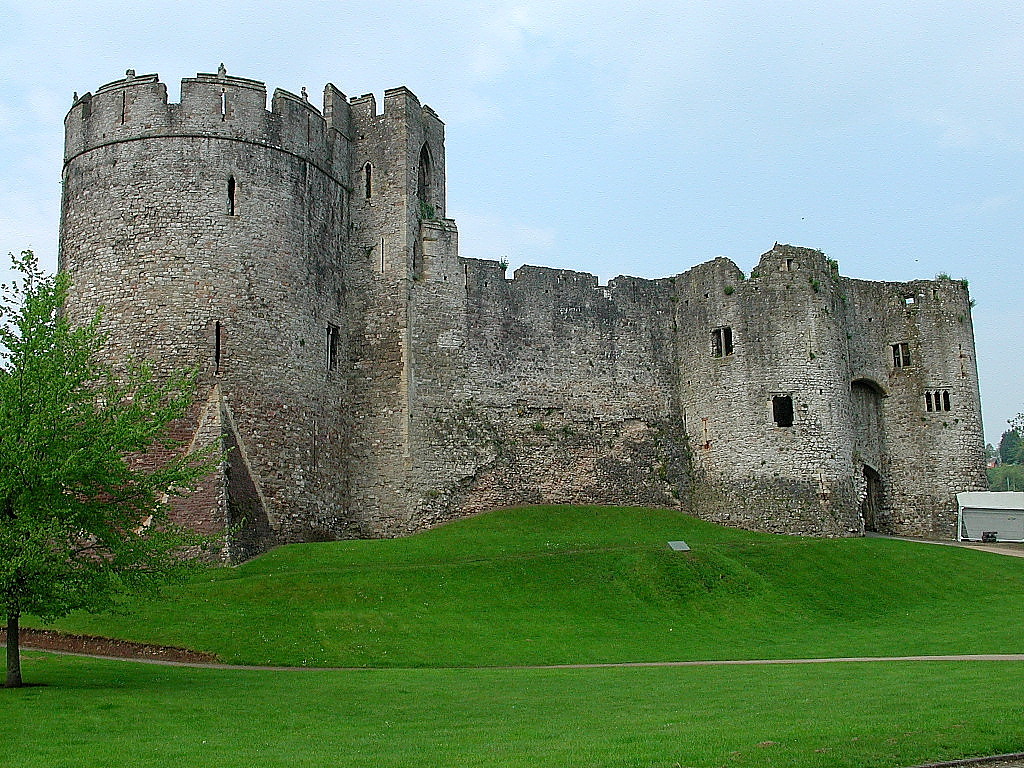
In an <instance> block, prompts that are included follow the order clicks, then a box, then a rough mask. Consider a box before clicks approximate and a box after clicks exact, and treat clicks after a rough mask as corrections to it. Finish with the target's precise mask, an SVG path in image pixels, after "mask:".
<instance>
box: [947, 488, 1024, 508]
mask: <svg viewBox="0 0 1024 768" xmlns="http://www.w3.org/2000/svg"><path fill="white" fill-rule="evenodd" d="M956 501H957V504H959V505H960V508H961V509H1019V510H1024V493H1021V492H1016V491H968V492H964V493H958V494H957V495H956Z"/></svg>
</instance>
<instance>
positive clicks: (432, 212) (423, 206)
mask: <svg viewBox="0 0 1024 768" xmlns="http://www.w3.org/2000/svg"><path fill="white" fill-rule="evenodd" d="M436 218H437V210H436V209H435V208H434V206H432V205H431V204H430V203H428V202H427V201H426V200H422V199H421V200H420V219H421V220H422V221H434V219H436Z"/></svg>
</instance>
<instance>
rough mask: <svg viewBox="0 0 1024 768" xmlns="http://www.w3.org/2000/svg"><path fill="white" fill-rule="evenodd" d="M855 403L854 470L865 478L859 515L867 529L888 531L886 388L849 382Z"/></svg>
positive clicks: (864, 380)
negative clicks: (884, 479) (884, 402)
mask: <svg viewBox="0 0 1024 768" xmlns="http://www.w3.org/2000/svg"><path fill="white" fill-rule="evenodd" d="M850 396H851V400H852V405H853V425H852V426H853V432H854V434H853V438H854V444H853V448H854V454H853V461H854V470H855V471H856V470H857V469H858V465H859V469H860V472H861V474H862V476H863V478H864V486H863V487H864V496H863V497H862V499H861V503H860V514H861V518H862V519H863V521H864V530H865V531H873V532H879V533H885V532H886V530H887V526H886V516H885V506H884V503H885V484H884V481H883V478H882V473H883V472H884V471H885V470H884V467H885V466H887V462H886V455H885V426H884V423H883V419H882V398H884V397H885V396H886V394H885V390H884V389H882V387H881V386H880V385H879V384H878V382H876V381H874V380H872V379H867V378H860V379H855V380H854V381H853V382H852V383H851V384H850Z"/></svg>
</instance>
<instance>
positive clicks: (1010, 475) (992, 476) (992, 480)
mask: <svg viewBox="0 0 1024 768" xmlns="http://www.w3.org/2000/svg"><path fill="white" fill-rule="evenodd" d="M988 489H989V490H990V491H1024V465H1021V464H1000V465H999V466H996V467H992V468H990V469H989V470H988Z"/></svg>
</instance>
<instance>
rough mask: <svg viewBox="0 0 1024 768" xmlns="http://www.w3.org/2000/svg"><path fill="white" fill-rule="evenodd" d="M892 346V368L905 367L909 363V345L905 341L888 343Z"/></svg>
mask: <svg viewBox="0 0 1024 768" xmlns="http://www.w3.org/2000/svg"><path fill="white" fill-rule="evenodd" d="M889 346H890V347H891V348H892V364H893V367H894V368H906V367H907V366H909V365H910V345H909V344H908V343H906V342H900V343H898V344H890V345H889Z"/></svg>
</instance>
